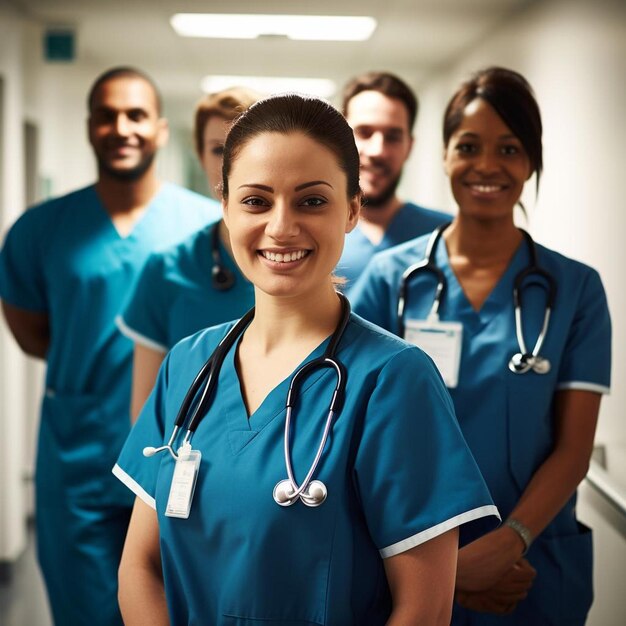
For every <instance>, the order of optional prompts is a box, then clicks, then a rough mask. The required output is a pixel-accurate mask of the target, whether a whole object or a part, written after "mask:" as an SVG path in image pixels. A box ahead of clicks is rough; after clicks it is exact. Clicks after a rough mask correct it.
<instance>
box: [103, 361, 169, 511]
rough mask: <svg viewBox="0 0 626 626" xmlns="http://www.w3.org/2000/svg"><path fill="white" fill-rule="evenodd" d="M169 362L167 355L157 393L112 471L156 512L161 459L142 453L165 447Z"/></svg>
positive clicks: (157, 382)
mask: <svg viewBox="0 0 626 626" xmlns="http://www.w3.org/2000/svg"><path fill="white" fill-rule="evenodd" d="M169 359H170V356H169V354H168V355H167V356H166V357H165V360H164V361H163V363H162V365H161V369H160V370H159V374H158V376H157V381H156V384H155V386H154V389H153V390H152V393H151V394H150V396H149V397H148V400H147V401H146V404H145V406H144V408H143V410H142V411H141V414H140V415H139V419H138V420H137V422H136V423H135V425H134V426H133V427H132V429H131V431H130V434H129V435H128V438H127V439H126V443H125V444H124V447H123V448H122V451H121V453H120V455H119V458H118V459H117V463H116V464H115V466H114V467H113V474H114V475H115V476H116V477H117V478H119V480H121V481H122V483H124V485H126V486H127V487H128V488H129V489H130V490H131V491H132V492H133V493H134V494H135V495H136V496H137V497H139V498H141V500H143V501H144V502H145V503H146V504H148V505H149V506H151V507H152V508H153V509H156V502H155V495H156V485H157V477H158V473H159V467H160V464H161V458H162V455H156V456H152V457H146V456H144V454H143V449H144V448H145V447H147V446H154V447H155V448H158V447H159V446H162V445H164V444H165V397H166V394H167V387H168V367H169ZM168 437H169V433H168Z"/></svg>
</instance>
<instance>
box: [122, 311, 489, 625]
mask: <svg viewBox="0 0 626 626" xmlns="http://www.w3.org/2000/svg"><path fill="white" fill-rule="evenodd" d="M230 327H231V325H230V324H229V325H223V326H220V327H216V328H213V329H209V330H206V331H202V332H200V333H198V334H196V335H194V336H192V337H190V338H187V339H185V340H183V341H182V342H181V343H179V344H177V345H176V346H175V347H174V348H173V349H172V351H171V352H170V353H169V355H168V356H167V357H166V359H165V361H164V363H163V365H162V367H161V370H160V373H159V377H158V380H157V384H156V387H155V389H154V390H153V392H152V395H151V396H150V398H149V400H148V402H147V403H146V406H145V408H144V410H143V412H142V414H141V416H140V418H139V420H138V422H137V424H136V425H135V427H134V428H133V430H132V432H131V434H130V436H129V438H128V440H127V442H126V445H125V446H124V449H123V451H122V454H121V455H120V458H119V460H118V463H117V465H116V466H115V468H114V470H113V471H114V473H115V474H116V475H117V476H118V478H120V480H122V481H123V482H124V483H125V484H126V485H127V486H128V487H129V488H130V489H132V490H133V492H134V493H135V494H136V495H137V496H138V497H140V498H141V499H142V500H143V501H144V502H146V503H147V504H148V505H150V506H152V507H153V508H155V509H156V511H157V515H158V518H159V529H160V541H161V558H162V564H163V574H164V580H165V590H166V596H167V601H168V607H169V611H170V617H171V620H172V623H173V624H201V623H207V620H208V621H210V623H212V624H220V625H225V624H229V625H232V624H244V623H245V624H248V623H252V622H250V621H248V620H252V621H254V623H256V621H255V620H259V623H261V622H262V623H263V625H264V626H279V625H280V626H285V625H286V624H290V625H292V626H295V625H296V624H297V625H298V626H303V625H305V624H307V625H312V624H324V625H328V626H332V625H337V626H339V625H341V626H350V625H351V624H354V625H362V624H372V625H379V624H380V625H382V624H384V623H385V622H386V619H387V618H388V616H389V612H390V599H389V591H388V588H387V583H386V578H385V573H384V568H383V559H384V558H387V557H390V556H393V555H396V554H398V553H401V552H403V551H406V550H408V549H410V548H412V547H414V546H416V545H419V544H421V543H422V542H425V541H427V540H429V539H431V538H433V537H436V536H437V535H439V534H441V533H444V532H446V531H447V530H449V529H452V528H455V527H458V526H460V525H462V524H465V525H466V526H465V528H467V529H468V530H469V532H473V533H481V532H485V531H487V530H489V529H490V528H492V527H493V526H494V525H495V523H496V521H497V518H496V517H495V516H496V515H497V510H496V509H495V507H494V506H493V505H492V503H491V498H490V496H489V493H488V491H487V489H486V488H485V485H484V482H483V479H482V477H481V476H480V473H479V472H478V470H477V468H476V465H475V462H474V460H473V458H472V456H471V454H470V453H469V451H468V449H467V446H466V444H465V442H464V440H463V438H462V436H461V433H460V430H459V428H458V424H457V422H456V419H455V417H454V412H453V408H452V404H451V402H450V398H449V395H448V394H447V392H446V390H445V387H444V385H443V382H442V381H441V378H440V376H439V375H438V373H437V372H436V370H435V368H434V366H433V364H432V362H431V361H430V359H429V358H428V357H426V356H425V355H424V353H423V352H422V351H420V350H419V349H417V348H415V347H413V346H410V345H409V344H407V343H405V342H404V341H401V340H399V339H397V338H396V337H393V336H392V335H390V334H388V333H385V332H383V331H381V330H380V329H378V328H376V327H375V326H373V325H371V324H369V323H367V322H365V321H364V320H362V319H361V318H359V317H358V316H355V315H352V316H351V318H350V321H349V324H348V326H347V329H346V331H345V334H344V336H343V338H342V340H341V342H340V345H339V350H338V354H337V356H338V358H339V359H340V360H341V361H342V362H343V363H344V365H345V366H346V368H347V373H348V375H347V389H346V399H345V403H344V406H343V409H342V410H341V412H340V413H339V415H338V416H337V417H336V420H335V422H334V425H333V429H332V434H331V437H330V439H329V443H328V444H327V446H326V449H325V451H324V455H323V457H322V461H321V463H320V466H319V469H318V471H317V473H316V476H315V478H318V479H319V480H322V481H323V482H324V483H325V484H326V486H327V487H328V499H327V500H326V502H324V503H323V504H322V505H321V506H320V507H318V508H308V507H306V506H305V505H304V504H302V502H299V501H298V502H296V503H295V504H294V505H293V506H291V507H286V508H283V507H280V506H278V505H277V504H276V503H275V502H274V499H273V497H272V492H273V489H274V486H275V485H276V483H277V482H279V481H280V480H282V479H284V478H286V470H285V459H284V455H283V431H284V420H285V399H286V394H287V390H288V387H289V382H290V378H289V379H286V380H284V381H283V382H282V383H280V384H279V385H278V386H277V387H276V388H275V389H274V390H272V391H271V392H270V393H269V395H268V396H267V397H266V399H265V400H264V402H263V404H262V405H261V406H260V407H259V409H258V410H257V411H256V412H255V413H254V414H253V415H251V416H250V417H248V415H247V411H246V408H245V405H244V402H243V399H242V396H241V388H240V384H239V379H238V375H237V370H236V367H235V353H236V349H232V350H231V351H230V352H229V354H228V355H227V357H226V360H225V362H224V365H223V367H222V370H221V372H220V374H219V379H218V385H217V391H216V395H215V396H214V399H213V402H212V405H211V407H210V409H209V412H208V414H207V415H206V417H205V418H204V420H203V422H202V423H201V424H200V427H199V428H198V431H197V432H196V435H195V436H194V439H193V447H194V449H198V450H200V451H201V453H202V462H201V466H200V471H199V477H198V482H197V485H196V492H195V496H194V501H193V505H192V508H191V514H190V517H189V519H186V520H185V519H175V518H170V517H166V516H165V515H164V512H165V508H166V504H167V499H168V494H169V489H170V484H171V480H172V474H173V469H174V462H173V460H172V458H171V456H170V455H169V454H161V455H160V456H157V457H152V458H146V457H144V456H143V454H142V449H143V448H144V446H147V445H156V446H158V445H161V443H162V442H164V441H167V440H168V438H169V436H170V433H171V430H172V426H173V422H174V420H175V417H176V414H177V412H178V408H179V406H180V404H181V402H182V399H183V397H184V395H185V393H186V391H187V389H188V387H189V385H190V384H191V381H192V380H193V378H194V377H195V375H196V373H197V372H198V370H199V369H200V367H201V366H202V364H203V363H204V362H205V360H206V359H207V358H208V357H209V355H210V354H211V353H212V351H213V349H214V348H215V347H216V345H217V344H218V342H219V341H220V340H221V339H222V338H223V337H224V335H225V333H226V331H227V330H228V329H229V328H230ZM327 343H328V339H326V340H325V341H324V342H323V343H322V344H321V345H320V346H318V348H317V349H315V350H314V351H313V352H312V354H311V355H309V357H308V358H307V359H306V361H309V360H310V359H312V358H315V357H319V356H321V354H322V353H323V351H324V349H325V348H326V345H327ZM334 385H335V376H334V375H333V374H332V373H331V372H329V371H328V370H324V371H322V372H320V371H317V372H314V373H313V374H311V376H310V377H309V378H308V380H307V381H306V382H305V383H304V384H303V385H302V387H301V393H300V395H299V397H298V400H297V403H296V412H295V416H294V418H293V419H294V425H293V429H294V430H293V439H292V458H293V463H294V471H295V474H296V478H297V479H299V480H302V478H303V475H304V474H305V473H306V472H307V471H308V468H309V464H310V463H311V461H312V458H313V456H314V454H315V450H316V449H317V446H318V445H319V441H320V438H321V435H322V430H323V427H324V424H325V421H326V417H327V411H328V404H329V402H330V398H331V396H332V393H333V389H334Z"/></svg>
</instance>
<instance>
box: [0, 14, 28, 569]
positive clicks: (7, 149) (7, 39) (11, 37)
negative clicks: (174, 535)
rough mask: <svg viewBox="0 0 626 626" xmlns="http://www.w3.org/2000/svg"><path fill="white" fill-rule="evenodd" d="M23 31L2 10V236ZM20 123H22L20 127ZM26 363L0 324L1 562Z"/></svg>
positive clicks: (11, 525)
mask: <svg viewBox="0 0 626 626" xmlns="http://www.w3.org/2000/svg"><path fill="white" fill-rule="evenodd" d="M21 41H22V29H21V25H20V23H19V21H17V20H15V19H14V18H13V17H12V16H11V15H5V14H4V12H3V11H2V10H0V77H1V78H2V82H3V92H4V98H3V103H2V105H0V106H1V109H2V111H3V116H2V118H3V119H2V120H1V121H0V123H2V129H1V132H0V136H1V137H2V139H3V141H2V142H1V144H0V150H2V157H1V158H0V164H1V168H2V170H1V171H0V179H1V184H0V236H2V235H3V234H4V232H5V231H6V229H7V228H8V226H9V224H10V223H12V222H13V221H14V220H15V218H16V217H17V216H18V215H19V213H20V212H21V210H22V206H23V204H24V184H23V167H22V154H23V152H22V124H21V120H22V116H23V108H22V97H21V93H22V58H21ZM16 121H18V123H16ZM24 372H25V361H24V359H23V358H22V356H21V354H20V352H19V350H18V348H17V346H16V345H15V342H14V341H13V339H12V338H11V337H10V335H9V333H8V331H7V329H6V327H5V325H4V324H0V433H1V435H0V560H9V561H10V560H12V559H14V558H16V556H17V555H19V553H20V552H21V550H23V548H24V546H25V541H26V536H25V526H24V513H25V509H26V497H25V491H24V488H23V480H22V472H23V451H24V443H25V432H24V428H23V427H22V417H23V415H24V407H25V388H26V387H25V375H24Z"/></svg>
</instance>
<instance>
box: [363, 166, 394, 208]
mask: <svg viewBox="0 0 626 626" xmlns="http://www.w3.org/2000/svg"><path fill="white" fill-rule="evenodd" d="M400 176H401V174H400V175H399V176H397V177H396V178H395V179H394V180H392V181H391V182H390V183H389V184H388V185H387V187H385V189H383V190H382V191H381V192H380V193H379V194H378V195H376V196H368V195H365V196H364V198H365V202H364V204H363V206H364V208H366V209H380V208H382V207H384V206H385V205H386V204H387V203H388V202H389V201H390V200H391V199H392V198H393V197H394V196H395V195H396V189H397V188H398V185H399V184H400Z"/></svg>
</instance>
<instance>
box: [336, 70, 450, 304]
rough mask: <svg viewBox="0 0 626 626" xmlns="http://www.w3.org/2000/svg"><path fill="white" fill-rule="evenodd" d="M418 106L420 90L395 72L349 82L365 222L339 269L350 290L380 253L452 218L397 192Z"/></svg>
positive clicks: (348, 114) (347, 110)
mask: <svg viewBox="0 0 626 626" xmlns="http://www.w3.org/2000/svg"><path fill="white" fill-rule="evenodd" d="M417 109H418V102H417V97H416V96H415V93H413V91H412V90H411V88H410V87H409V86H408V85H407V84H406V83H405V82H404V81H402V80H401V79H400V78H398V77H397V76H394V75H393V74H389V73H386V72H368V73H366V74H362V75H360V76H356V77H355V78H353V79H352V80H350V81H349V82H348V83H347V84H346V86H345V87H344V91H343V104H342V111H343V114H344V117H345V118H346V119H347V121H348V124H350V126H351V127H352V130H353V131H354V138H355V140H356V145H357V148H358V150H359V160H360V163H361V171H360V184H361V189H362V191H363V199H364V204H363V207H362V209H361V215H360V219H359V224H358V226H357V227H356V228H355V229H354V230H353V231H352V232H351V233H349V234H348V235H347V236H346V244H345V247H344V250H343V254H342V256H341V259H340V260H339V263H338V265H337V270H336V273H337V275H338V276H340V277H343V278H345V279H346V280H347V282H346V285H345V287H344V289H343V290H344V291H345V292H346V293H348V294H349V290H350V288H351V287H352V286H353V285H354V283H355V281H356V280H357V278H359V276H360V275H361V274H362V273H363V270H364V269H365V266H366V265H367V264H368V262H369V260H370V259H371V258H372V257H373V256H374V254H376V253H377V252H381V251H382V250H386V249H387V248H391V247H392V246H397V245H398V244H399V243H403V242H405V241H408V240H409V239H413V238H414V237H418V236H420V235H424V234H426V233H429V232H431V231H433V230H434V229H435V228H437V226H439V225H440V224H443V223H446V222H449V221H450V219H451V217H450V215H448V214H447V213H441V212H439V211H433V210H431V209H425V208H424V207H422V206H418V205H417V204H413V203H412V202H404V201H403V200H401V199H400V198H399V196H398V193H397V188H398V184H399V183H400V178H401V176H402V169H403V167H404V164H405V162H406V161H407V159H408V158H409V156H410V154H411V149H412V148H413V143H414V137H413V126H414V125H415V119H416V118H417Z"/></svg>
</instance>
